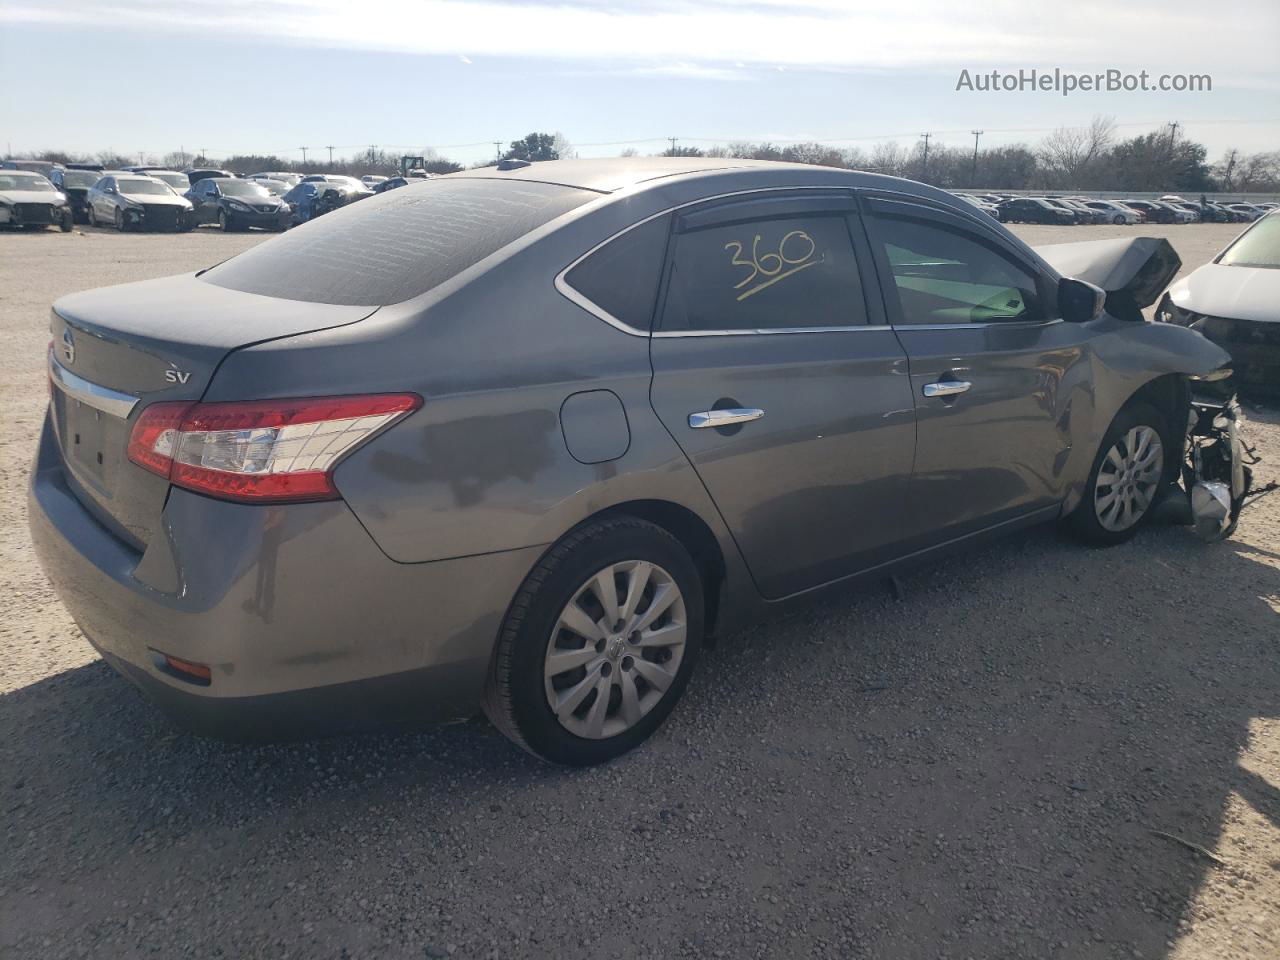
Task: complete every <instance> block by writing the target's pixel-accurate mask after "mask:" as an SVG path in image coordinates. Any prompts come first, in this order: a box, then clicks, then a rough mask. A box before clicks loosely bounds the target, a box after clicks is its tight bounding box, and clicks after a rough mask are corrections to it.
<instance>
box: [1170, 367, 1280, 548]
mask: <svg viewBox="0 0 1280 960" xmlns="http://www.w3.org/2000/svg"><path fill="white" fill-rule="evenodd" d="M1228 372H1229V371H1228ZM1243 420H1244V415H1243V414H1242V413H1241V410H1240V404H1239V403H1238V402H1237V401H1236V398H1235V396H1234V395H1233V396H1232V397H1231V398H1230V399H1229V400H1227V401H1226V402H1222V401H1216V400H1209V399H1203V398H1194V399H1192V401H1191V410H1190V413H1189V415H1188V418H1187V456H1186V461H1185V463H1184V464H1183V467H1182V485H1183V489H1185V490H1186V491H1187V497H1188V499H1189V501H1190V506H1191V521H1192V524H1193V525H1194V527H1195V531H1196V535H1197V536H1199V537H1200V538H1201V539H1202V540H1205V541H1207V542H1210V543H1212V542H1213V541H1215V540H1225V539H1226V538H1227V537H1229V536H1231V534H1232V533H1234V532H1235V529H1236V524H1238V523H1239V522H1240V511H1241V510H1243V509H1244V506H1245V503H1246V502H1247V501H1249V500H1250V499H1253V498H1255V497H1259V496H1261V495H1262V494H1264V493H1269V492H1270V491H1272V490H1274V489H1276V486H1277V484H1276V483H1275V482H1274V481H1273V482H1271V483H1269V484H1267V485H1266V486H1265V487H1262V488H1261V489H1259V490H1254V489H1253V470H1252V469H1251V468H1252V467H1253V466H1254V465H1255V464H1257V463H1258V462H1259V460H1260V459H1261V458H1260V457H1259V456H1258V455H1257V451H1256V449H1255V448H1254V447H1251V446H1250V445H1249V444H1248V443H1247V442H1246V441H1245V439H1244V429H1243V423H1242V422H1243Z"/></svg>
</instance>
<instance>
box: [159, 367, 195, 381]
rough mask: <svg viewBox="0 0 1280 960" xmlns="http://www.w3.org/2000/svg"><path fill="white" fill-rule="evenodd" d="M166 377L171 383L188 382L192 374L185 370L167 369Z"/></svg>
mask: <svg viewBox="0 0 1280 960" xmlns="http://www.w3.org/2000/svg"><path fill="white" fill-rule="evenodd" d="M164 378H165V379H166V380H167V381H169V382H170V383H186V382H187V381H188V380H190V379H191V374H190V373H187V372H186V371H185V370H166V371H165V372H164Z"/></svg>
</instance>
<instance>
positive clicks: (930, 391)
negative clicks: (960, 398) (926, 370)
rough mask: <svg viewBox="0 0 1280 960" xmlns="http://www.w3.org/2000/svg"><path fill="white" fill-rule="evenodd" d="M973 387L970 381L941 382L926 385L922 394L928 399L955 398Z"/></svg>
mask: <svg viewBox="0 0 1280 960" xmlns="http://www.w3.org/2000/svg"><path fill="white" fill-rule="evenodd" d="M972 386H973V384H972V383H970V382H969V381H968V380H939V381H938V382H937V383H926V384H925V385H924V388H923V389H922V390H921V391H920V392H921V393H923V394H924V395H925V396H926V397H954V396H956V395H957V394H960V393H964V392H965V391H966V390H968V389H969V388H970V387H972Z"/></svg>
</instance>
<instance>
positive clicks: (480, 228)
mask: <svg viewBox="0 0 1280 960" xmlns="http://www.w3.org/2000/svg"><path fill="white" fill-rule="evenodd" d="M598 196H599V194H598V193H594V192H591V191H587V190H579V189H575V188H572V187H565V186H561V185H558V184H548V183H536V182H530V181H525V180H508V181H500V180H487V179H457V180H450V179H446V178H441V179H439V180H429V181H425V182H424V183H422V184H420V185H415V186H414V187H411V188H410V187H406V188H403V189H400V190H390V191H387V192H386V193H383V194H379V195H378V196H376V197H371V198H369V199H365V200H360V201H359V202H358V203H354V204H351V205H350V206H346V207H343V208H342V209H341V210H338V211H335V212H333V213H329V214H326V215H325V216H323V217H320V218H318V219H316V220H313V221H311V222H309V223H307V224H306V225H305V226H304V227H301V228H299V229H297V230H293V231H290V232H289V233H286V234H283V235H281V236H279V237H276V238H274V239H272V240H269V241H267V242H266V243H263V244H260V245H258V246H256V247H253V248H252V249H250V250H246V251H245V252H244V253H242V254H240V255H239V256H236V257H233V258H232V259H230V260H228V261H226V262H225V263H222V264H219V265H218V266H216V267H213V268H212V269H210V270H208V271H206V272H205V273H203V274H201V277H200V279H202V280H204V281H205V282H207V283H212V284H216V285H218V286H220V287H227V288H229V289H232V290H240V291H243V292H245V293H256V294H260V295H262V296H267V297H280V298H283V299H288V300H305V301H310V302H313V303H334V304H347V305H368V306H380V305H385V304H389V303H399V302H401V301H403V300H409V299H412V298H413V297H416V296H418V295H419V294H422V293H425V292H426V291H428V290H430V289H432V288H433V287H436V286H438V285H440V284H441V283H444V282H445V281H446V280H448V279H450V278H451V277H454V276H456V275H457V274H459V273H461V272H462V271H463V270H465V269H467V268H468V267H470V266H472V265H473V264H475V263H478V262H479V261H480V260H482V259H484V258H485V257H487V256H488V255H489V254H491V253H494V252H496V251H497V250H499V249H501V248H502V247H504V246H506V245H507V244H509V243H511V242H512V241H514V240H517V239H519V238H520V237H522V236H524V235H525V234H526V233H529V232H530V231H532V230H535V229H536V228H538V227H540V226H542V225H543V224H545V223H548V222H549V221H551V220H554V219H555V218H556V217H558V216H560V215H562V214H564V213H567V212H569V211H570V210H572V209H574V208H575V207H578V206H581V205H582V204H584V203H586V202H588V201H589V200H592V199H595V198H597V197H598Z"/></svg>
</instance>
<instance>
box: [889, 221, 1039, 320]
mask: <svg viewBox="0 0 1280 960" xmlns="http://www.w3.org/2000/svg"><path fill="white" fill-rule="evenodd" d="M874 233H875V238H876V242H877V243H878V245H879V246H880V248H881V251H882V252H883V255H884V259H885V261H886V262H887V263H888V267H889V270H890V272H891V274H892V277H893V289H892V292H893V293H894V294H896V296H897V301H898V308H899V309H898V311H897V317H896V318H895V319H896V321H897V322H900V323H903V324H955V323H991V322H996V321H1038V320H1043V319H1045V316H1044V312H1043V310H1042V309H1041V305H1040V303H1039V297H1038V295H1037V292H1036V280H1035V277H1034V276H1033V275H1032V274H1031V273H1029V272H1028V271H1027V270H1026V269H1025V268H1023V267H1021V266H1020V265H1018V264H1017V263H1015V262H1014V261H1013V260H1012V259H1010V258H1009V257H1007V256H1005V255H1004V254H1003V253H1001V252H999V251H998V250H996V249H995V247H994V246H993V245H991V244H988V243H986V242H984V241H982V240H981V239H979V238H977V237H976V236H974V235H972V234H969V233H967V232H965V231H963V230H961V229H958V228H956V229H953V228H951V227H947V226H943V225H942V224H938V223H929V222H925V221H922V220H913V219H910V218H906V217H879V218H877V219H876V221H875V229H874Z"/></svg>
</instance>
